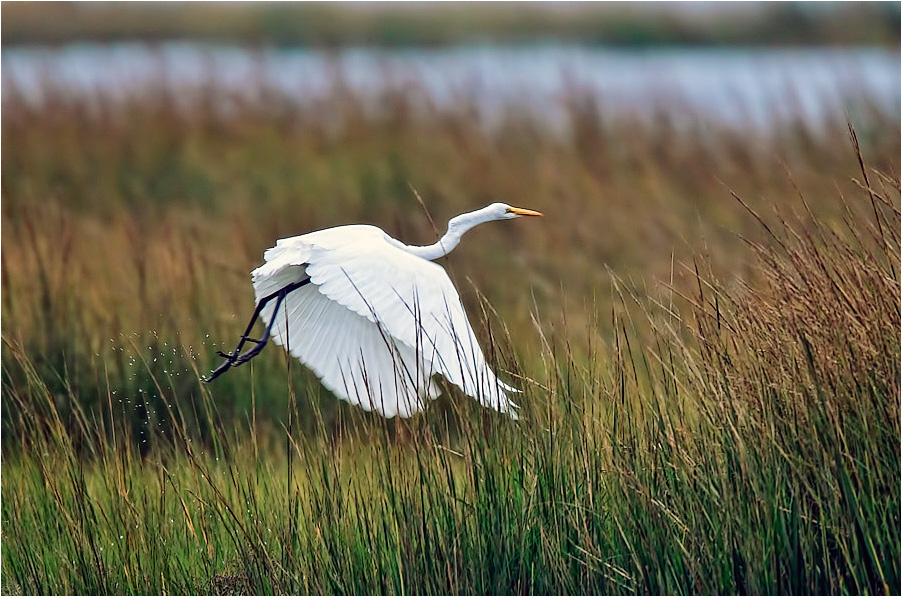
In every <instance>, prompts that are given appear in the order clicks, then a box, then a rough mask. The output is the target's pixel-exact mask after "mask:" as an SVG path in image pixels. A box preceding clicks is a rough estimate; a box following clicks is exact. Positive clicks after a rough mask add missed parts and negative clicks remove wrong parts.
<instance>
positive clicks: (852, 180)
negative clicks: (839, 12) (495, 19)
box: [0, 7, 901, 595]
mask: <svg viewBox="0 0 903 598" xmlns="http://www.w3.org/2000/svg"><path fill="white" fill-rule="evenodd" d="M4 8H5V7H4ZM104 48H105V47H104V46H80V47H75V48H74V49H73V48H68V49H67V48H60V49H56V50H45V51H38V50H37V49H35V48H31V49H12V50H9V49H5V50H4V54H3V67H4V69H3V71H4V73H3V76H4V81H3V89H2V117H3V118H2V131H0V134H2V165H0V168H2V252H0V255H2V457H3V467H2V545H3V551H2V570H0V571H2V591H3V593H5V594H19V593H23V594H48V593H50V594H195V593H202V594H237V593H248V594H270V593H278V594H499V593H501V594H533V593H535V594H738V593H741V594H845V593H852V594H890V595H896V594H899V593H900V591H901V584H900V559H901V555H900V546H901V538H900V530H901V525H900V513H901V503H900V473H901V469H900V468H901V466H900V455H901V449H900V359H901V355H900V267H901V264H900V94H899V88H900V86H899V72H900V71H899V52H898V50H876V51H875V52H873V53H868V52H866V53H857V51H855V50H852V51H849V52H846V53H845V51H836V52H835V53H834V54H831V57H832V58H831V59H830V60H829V59H825V60H821V59H820V58H812V57H811V56H810V57H809V58H807V56H809V55H806V54H798V53H792V52H791V53H789V54H788V56H789V58H788V61H789V62H787V63H786V64H791V66H790V67H788V68H789V70H788V71H786V73H788V74H786V76H784V75H782V76H775V75H774V73H775V72H779V73H783V72H784V71H780V68H782V67H780V65H781V64H785V63H783V62H781V61H780V60H778V59H777V58H776V57H775V56H776V54H775V52H778V53H779V52H780V51H779V50H770V51H768V52H766V54H765V55H760V54H755V53H752V54H749V55H747V54H743V53H740V54H735V55H733V57H732V58H730V57H729V58H724V56H725V54H718V53H717V52H713V56H714V55H715V54H717V56H716V57H714V58H713V59H712V60H713V62H710V63H705V64H703V65H702V66H700V64H699V62H698V61H699V60H705V56H703V55H704V54H705V53H704V52H702V53H700V52H698V51H697V52H696V53H695V54H694V53H692V52H691V53H690V58H687V56H688V55H685V54H680V53H677V54H675V53H674V52H670V53H668V52H665V53H664V54H660V55H657V54H654V53H647V54H646V55H640V56H638V55H629V53H628V54H627V55H625V54H623V53H621V54H618V53H614V54H606V53H605V52H601V54H599V53H598V52H594V51H583V50H581V51H579V52H578V51H576V50H575V51H568V50H567V49H566V48H565V49H564V50H562V49H561V48H553V49H551V50H547V52H551V55H552V57H553V58H552V59H549V60H546V61H545V62H543V61H542V60H537V61H536V63H535V64H536V65H538V66H537V67H536V68H537V69H539V71H530V70H529V65H530V64H531V63H530V58H529V57H526V58H525V57H523V56H521V57H520V58H517V59H515V58H512V57H511V56H509V57H508V58H509V60H512V61H513V62H510V63H507V66H506V65H505V64H502V65H501V66H498V65H497V66H496V67H494V68H495V70H493V69H489V70H485V71H479V70H478V71H477V74H476V75H473V73H471V72H470V71H468V69H470V68H482V67H479V65H481V64H486V62H485V61H487V60H497V59H499V53H498V52H496V53H495V54H493V50H492V49H491V48H489V49H485V48H484V49H483V50H480V51H476V54H475V55H473V54H466V53H465V54H464V55H457V58H455V57H454V55H452V57H448V56H446V55H441V52H440V54H439V55H438V56H439V58H438V59H442V60H446V62H444V63H442V64H444V65H445V66H444V67H443V69H444V70H441V69H440V70H441V72H443V73H452V75H449V77H450V80H451V81H452V83H451V84H449V85H445V84H444V83H443V82H442V81H437V80H436V79H431V78H430V76H431V75H430V74H431V73H436V72H437V71H436V68H435V62H432V63H431V62H429V61H430V60H434V61H435V60H437V54H435V53H433V54H430V53H425V54H422V55H416V54H415V55H412V54H411V53H410V51H406V52H407V53H406V52H400V53H395V52H389V53H388V54H384V55H382V58H381V59H380V60H378V61H375V62H373V63H368V62H366V60H369V59H370V58H367V57H365V58H363V59H362V58H361V57H360V56H359V55H358V54H354V52H352V53H351V54H348V53H343V52H339V53H338V54H335V53H324V54H322V55H321V54H311V53H301V54H292V53H290V52H284V53H280V51H274V52H272V53H269V54H268V53H266V52H263V53H261V52H258V51H248V52H245V51H244V50H237V49H235V50H228V49H223V48H222V47H220V48H219V49H215V50H210V49H209V48H207V49H204V48H201V49H200V50H199V49H197V48H194V47H189V46H185V45H166V44H164V45H163V46H160V47H156V49H155V50H147V49H144V48H143V47H141V46H138V45H124V46H115V48H118V49H117V50H115V51H113V50H109V49H104ZM520 51H522V52H527V51H530V50H520ZM92 52H93V53H94V54H93V55H92V54H91V53H92ZM117 52H118V54H117ZM359 52H360V51H359ZM374 52H376V51H375V50H374ZM380 52H382V51H380ZM452 52H453V51H452ZM480 52H483V53H480ZM556 52H557V54H556ZM769 52H770V53H769ZM86 53H87V54H86ZM512 53H513V54H516V52H513V51H512ZM86 55H87V56H88V57H87V58H86ZM98 55H102V58H100V59H98V58H97V56H98ZM600 55H601V56H602V57H603V58H600ZM91 56H94V58H93V59H92V58H91ZM443 56H444V58H443ZM501 56H502V57H504V52H501ZM544 56H546V58H548V54H547V55H544ZM619 56H620V58H619ZM675 56H676V57H677V58H675ZM693 56H695V58H692V57H693ZM606 57H607V58H606ZM681 57H683V58H681ZM97 60H101V61H102V60H108V61H109V62H107V63H98V62H96V61H97ZM130 60H134V61H135V62H129V61H130ZM361 60H364V62H361ZM456 60H457V62H456ZM518 60H519V62H518ZM568 60H573V61H576V62H573V63H571V64H572V67H573V68H572V69H571V70H570V71H568V69H566V68H565V69H564V70H563V71H561V72H559V71H558V70H556V69H558V68H559V65H560V64H561V63H562V61H563V62H567V61H568ZM599 60H602V62H601V64H602V65H603V66H598V65H599V64H600V63H599ZM605 60H608V61H609V62H607V63H606V62H605ZM619 60H621V62H618V61H619ZM656 60H658V62H656ZM692 60H696V61H697V62H695V63H693V62H692ZM731 60H733V61H734V62H731ZM738 60H739V61H740V63H737V62H736V61H738ZM807 60H809V62H807ZM80 61H81V62H80ZM230 61H232V62H230ZM468 61H469V62H468ZM581 61H582V62H581ZM624 61H626V62H624ZM631 61H632V62H631ZM669 61H670V62H669ZM688 61H689V62H688ZM718 61H722V62H718ZM724 61H726V62H724ZM743 61H746V62H743ZM769 61H771V62H769ZM794 61H796V62H794ZM845 61H846V62H845ZM850 61H852V62H850ZM92 64H93V65H94V70H92V67H91V65H92ZM97 64H102V65H103V64H105V65H107V67H109V68H107V67H102V68H97ZM373 64H377V66H373ZM606 64H607V65H608V67H610V68H616V67H617V68H621V69H622V70H621V71H618V72H622V73H625V77H626V76H627V74H629V73H631V72H632V73H633V77H634V78H633V79H630V81H632V83H630V84H626V83H625V84H624V85H622V86H621V87H617V86H612V85H606V84H605V80H606V75H605V72H606V71H604V68H603V67H604V65H606ZM694 64H695V65H696V66H693V65H694ZM738 64H740V65H741V68H740V72H744V73H748V74H749V77H751V79H749V78H747V80H743V78H742V77H740V78H736V79H733V81H735V83H736V89H735V90H734V91H735V92H736V93H735V94H733V95H732V94H731V93H728V92H727V91H726V90H724V89H720V88H713V89H714V91H712V93H701V92H700V88H698V87H697V86H705V85H714V83H713V81H721V80H722V79H721V78H719V77H708V78H707V77H706V73H710V72H711V71H710V70H709V69H713V68H714V69H718V68H722V69H724V70H725V71H733V72H734V73H735V74H736V72H737V68H736V67H737V65H738ZM794 64H796V65H797V66H793V65H794ZM311 65H313V66H311ZM362 65H363V66H362ZM379 65H383V66H385V68H386V69H387V70H386V72H389V73H393V72H394V73H398V72H401V73H407V74H408V75H411V76H407V77H400V78H398V77H395V78H393V77H390V76H388V75H387V76H386V78H378V77H377V78H374V77H373V76H372V72H373V71H372V68H382V67H380V66H379ZM431 65H432V66H431ZM474 65H476V66H474ZM574 65H576V66H574ZM587 65H596V66H592V67H591V66H587ZM618 65H620V66H618ZM650 65H657V66H656V67H655V68H657V69H658V70H657V71H655V72H656V73H659V74H661V75H663V76H662V77H661V78H659V77H658V75H655V76H651V77H646V78H645V79H644V75H642V73H646V72H648V69H649V68H651V67H650ZM675 65H685V66H686V68H687V69H688V70H686V71H680V73H690V74H688V75H686V77H691V79H690V81H689V82H688V80H687V78H686V77H684V76H681V77H673V80H680V81H682V82H683V84H684V87H683V88H681V89H680V90H678V92H674V90H673V89H672V88H669V87H668V78H667V77H666V76H664V75H667V74H668V73H674V72H675V71H673V70H672V69H673V68H676V66H675ZM719 65H720V66H719ZM775 65H778V66H775ZM830 65H838V66H837V68H836V69H834V70H832V69H831V68H830ZM857 65H858V66H857ZM888 65H889V67H888ZM597 66H598V68H600V69H603V70H601V71H599V72H598V73H596V71H593V70H592V69H593V68H596V67H597ZM231 67H235V68H231ZM371 67H372V68H371ZM681 68H683V66H682V67H681ZM694 68H695V69H696V70H695V71H694V70H693V69H694ZM117 69H118V70H117ZM192 69H195V70H192ZM280 69H287V71H280ZM455 69H458V70H455ZM644 69H645V70H644ZM744 69H745V70H744ZM775 69H777V70H775ZM793 69H797V70H793ZM820 69H821V70H820ZM882 69H885V70H882ZM536 72H540V73H541V75H542V76H539V75H536V74H535V73H536ZM198 73H207V74H208V75H209V73H214V74H215V75H216V76H200V77H199V76H197V74H198ZM693 73H695V74H693ZM887 73H893V75H892V76H895V77H896V80H895V81H893V80H892V81H890V83H888V81H887V80H886V77H887V76H891V75H888V74H887ZM239 75H240V76H239ZM111 76H119V77H121V78H120V79H115V80H111V79H110V77H111ZM368 76H369V77H371V79H368V78H367V77H368ZM230 77H231V78H230ZM236 77H238V78H236ZM497 77H502V79H503V80H505V81H514V82H515V83H518V82H519V83H520V84H522V85H524V86H526V87H524V89H532V90H534V92H535V93H534V95H530V94H529V93H527V92H523V91H522V90H521V91H519V92H517V93H511V94H509V95H504V94H501V95H500V94H499V93H496V92H495V91H494V89H495V88H494V87H493V82H497V81H498V80H499V79H497ZM504 77H508V78H509V79H504ZM694 77H695V78H694ZM756 77H760V79H756ZM769 77H770V78H769ZM807 77H808V78H807ZM372 80H378V81H380V82H384V83H385V82H387V83H386V84H380V85H374V84H372ZM760 81H770V82H771V83H772V84H768V85H759V84H758V82H760ZM775 81H778V82H781V81H784V82H786V81H795V82H796V83H797V88H796V92H795V93H788V94H786V95H782V94H783V93H784V92H783V91H782V90H783V89H784V88H783V87H781V86H780V85H778V84H777V83H775ZM825 81H827V82H828V83H825ZM474 82H476V83H474ZM531 83H533V84H535V86H534V87H530V84H531ZM860 83H862V84H860ZM631 85H633V87H631ZM643 85H646V86H647V88H643V87H642V86H643ZM769 85H770V86H769ZM644 89H645V91H644ZM305 90H307V91H308V92H309V93H307V95H305ZM310 90H314V91H310ZM537 90H538V91H537ZM750 90H752V91H750ZM747 92H749V93H747ZM524 94H526V96H525V95H524ZM750 94H752V95H750ZM757 94H758V95H757ZM527 96H529V100H530V101H529V102H523V103H518V99H519V98H523V97H527ZM713 98H715V99H716V100H717V101H715V100H714V99H713ZM707 102H714V103H707ZM495 201H503V202H506V203H510V204H512V205H516V206H523V207H526V208H531V209H535V210H540V211H542V212H544V213H545V217H544V218H543V219H535V220H534V219H530V220H529V221H528V220H526V219H524V220H519V221H515V222H506V223H494V224H487V225H485V226H481V227H479V228H478V229H476V230H474V231H472V232H470V233H468V235H467V237H466V238H465V239H464V242H463V243H462V244H461V246H460V247H459V248H458V249H457V250H456V251H455V252H454V253H453V254H452V255H451V256H449V257H448V258H444V259H443V260H441V262H440V263H441V264H442V265H443V266H444V267H445V268H446V269H447V270H448V271H449V274H450V276H451V277H452V279H453V280H454V282H455V284H456V286H457V288H458V290H459V292H460V294H461V297H462V300H463V302H464V305H465V308H466V310H467V312H468V314H469V317H470V319H471V322H472V324H473V326H474V328H475V330H476V332H477V335H478V337H479V338H480V341H481V344H482V346H483V348H484V350H485V353H486V355H487V357H488V359H489V361H490V362H491V363H492V365H493V367H494V368H495V370H496V371H497V372H498V373H499V376H500V377H501V378H502V379H503V380H504V381H505V382H507V383H509V384H512V385H514V386H516V387H518V388H521V389H522V390H523V393H522V395H519V396H518V399H517V401H518V402H519V404H520V405H521V417H520V419H519V420H518V421H512V420H509V419H508V418H506V417H504V416H502V415H499V414H498V413H495V412H491V411H488V410H484V409H481V408H479V407H478V406H477V405H476V404H475V402H474V401H472V400H470V399H468V398H467V397H465V396H463V395H462V394H461V393H460V392H458V391H457V389H455V388H453V387H451V386H449V385H445V386H444V387H443V388H444V391H443V394H442V396H441V397H440V398H439V399H437V400H436V401H435V402H434V403H433V404H431V405H430V406H429V408H428V409H427V410H426V412H425V413H423V414H419V415H416V416H415V417H412V418H410V419H408V420H398V419H394V420H389V421H386V420H383V419H382V418H380V417H378V416H374V415H372V414H370V413H365V412H363V411H362V410H360V409H357V408H354V407H351V406H349V405H347V404H344V403H341V402H339V401H337V400H336V399H335V398H334V397H332V396H331V395H330V394H329V393H328V392H327V391H326V390H325V389H323V388H322V387H321V386H320V385H319V383H318V381H317V379H316V378H315V377H314V376H313V375H312V374H311V373H310V372H309V371H307V370H306V369H305V368H304V367H303V366H302V365H301V364H300V363H298V362H297V361H292V360H287V359H286V355H285V352H284V351H283V350H282V349H281V348H280V347H277V346H269V347H267V348H266V349H265V350H264V352H263V353H262V354H261V355H260V356H259V357H257V358H255V359H254V360H253V361H252V362H251V363H250V364H248V365H246V366H243V367H241V368H237V369H234V370H232V371H230V372H228V373H227V374H226V375H224V376H223V377H221V378H220V379H218V380H217V381H215V382H214V383H213V384H210V385H204V384H202V383H200V382H199V377H201V376H202V375H204V374H206V373H207V372H208V371H209V370H210V369H211V368H212V367H215V366H216V365H217V364H218V362H219V358H218V357H217V356H216V351H217V350H218V349H223V350H228V349H231V346H232V345H233V344H234V342H235V340H236V339H237V337H238V335H239V334H240V333H241V332H242V331H243V330H244V326H245V324H246V322H247V318H248V316H249V315H250V313H251V311H252V310H253V307H254V296H253V289H252V287H251V284H250V278H249V272H250V271H251V270H252V269H254V268H256V267H257V266H258V265H260V263H261V261H262V256H263V252H264V250H265V249H267V248H268V247H271V246H272V245H273V244H274V241H275V239H278V238H283V237H287V236H292V235H296V234H301V233H304V232H308V231H312V230H316V229H320V228H325V227H329V226H335V225H340V224H348V223H369V224H375V225H378V226H381V227H382V228H384V230H386V232H387V233H389V234H390V235H392V236H394V237H396V238H398V239H401V240H402V241H404V242H407V243H412V244H428V243H432V242H433V241H434V240H435V236H436V230H439V232H440V233H441V232H442V229H443V228H444V223H445V222H446V221H447V219H448V218H450V217H452V216H454V215H456V214H458V213H461V212H465V211H469V210H472V209H476V208H479V207H482V206H483V205H486V204H488V203H491V202H495ZM433 223H435V224H433Z"/></svg>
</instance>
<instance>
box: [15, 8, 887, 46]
mask: <svg viewBox="0 0 903 598" xmlns="http://www.w3.org/2000/svg"><path fill="white" fill-rule="evenodd" d="M0 30H2V43H3V45H6V46H9V45H17V44H60V43H71V42H78V41H82V42H85V41H91V42H114V41H127V40H132V41H134V40H142V41H165V40H169V41H172V40H194V41H201V40H203V41H210V42H219V43H266V44H279V45H287V46H348V45H367V46H369V45H373V46H435V45H448V44H472V43H499V44H512V43H535V42H560V43H578V44H594V45H606V46H625V47H642V46H651V45H658V46H660V45H691V46H719V45H742V46H750V45H751V46H803V45H841V46H844V45H861V44H869V45H884V46H898V45H899V42H900V5H899V3H897V2H767V3H758V2H723V3H722V2H497V3H492V2H481V3H478V4H477V3H471V2H460V3H455V2H440V3H430V2H372V3H371V2H367V3H350V2H344V3H343V2H167V3H163V4H162V5H161V4H158V3H152V2H8V3H4V5H3V20H2V28H0Z"/></svg>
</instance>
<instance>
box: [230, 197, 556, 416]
mask: <svg viewBox="0 0 903 598" xmlns="http://www.w3.org/2000/svg"><path fill="white" fill-rule="evenodd" d="M521 215H532V216H538V215H540V214H539V213H538V212H533V211H531V210H523V209H521V208H512V207H510V206H507V205H505V204H492V205H490V206H487V207H486V208H483V209H482V210H477V211H476V212H470V213H468V214H464V215H462V216H458V217H457V218H454V219H452V220H451V221H450V222H449V230H448V232H447V233H446V235H445V236H443V237H442V239H440V241H439V242H437V243H436V244H434V245H431V246H428V247H409V246H407V245H404V244H402V243H400V242H399V241H396V240H395V239H393V238H391V237H389V236H388V235H387V234H386V233H385V232H383V231H382V230H380V229H379V228H376V227H374V226H366V225H350V226H339V227H336V228H330V229H326V230H321V231H316V232H312V233H308V234H305V235H300V236H297V237H291V238H288V239H280V240H279V241H277V243H276V246H275V247H273V248H271V249H269V250H267V251H266V253H265V254H264V259H265V263H264V264H263V265H262V266H260V267H259V268H257V269H256V270H254V271H253V272H252V280H253V284H254V291H255V294H256V296H257V301H258V302H261V301H263V300H265V299H266V298H267V297H271V296H272V295H274V294H276V293H279V291H280V290H281V289H284V288H285V287H287V286H288V285H292V284H293V283H299V282H301V281H304V280H305V279H306V278H308V277H309V279H310V282H309V283H308V284H306V285H304V286H301V287H300V288H295V289H294V290H291V292H288V293H286V294H285V295H284V298H283V300H282V302H281V303H279V302H275V301H270V302H269V303H267V304H265V305H264V306H263V308H262V310H261V311H260V316H261V317H262V318H263V320H264V322H266V323H267V325H270V323H271V321H272V320H273V318H275V322H273V324H272V326H271V327H270V335H271V337H272V338H273V340H274V341H275V342H276V343H278V344H280V345H282V346H283V347H285V348H286V349H287V350H288V351H290V352H291V354H292V355H293V356H295V357H297V358H298V359H300V360H301V361H302V362H303V363H304V364H305V365H307V366H308V367H309V368H310V369H311V370H313V372H314V373H315V374H316V375H317V376H318V377H319V378H320V379H321V381H322V382H323V384H324V386H326V388H328V389H329V390H330V391H332V392H333V393H335V394H336V396H338V397H340V398H342V399H344V400H346V401H349V402H351V403H353V404H356V405H360V406H361V407H363V408H364V409H367V410H368V411H369V410H375V411H377V412H378V413H380V414H382V415H383V416H385V417H393V416H396V415H400V416H402V417H409V416H411V415H412V414H414V413H416V412H417V411H419V410H421V409H423V408H424V407H425V406H426V403H427V401H428V400H430V399H433V398H435V397H436V396H438V394H439V389H438V387H437V386H436V383H435V380H434V376H435V375H436V374H441V375H442V376H444V377H445V378H446V379H447V380H448V381H449V382H451V383H452V384H454V385H456V386H457V387H458V388H460V389H461V390H462V391H463V392H464V393H466V394H467V395H469V396H471V397H473V398H475V399H477V400H478V401H479V402H480V403H481V404H482V405H484V406H486V407H491V408H493V409H497V410H498V411H500V412H502V413H506V414H508V415H510V416H511V417H513V418H516V417H517V414H516V411H515V409H516V405H515V404H514V403H513V402H512V401H511V400H510V399H509V398H508V393H512V392H518V391H517V390H516V389H514V388H512V387H511V386H508V385H507V384H505V383H503V382H502V381H500V380H499V379H498V378H496V376H495V374H494V373H493V372H492V370H491V369H490V368H489V366H488V364H487V363H486V360H485V358H484V356H483V352H482V350H481V349H480V346H479V343H478V341H477V338H476V336H475V334H474V332H473V329H472V328H471V326H470V324H469V322H468V320H467V315H466V313H465V312H464V307H463V305H462V304H461V300H460V298H459V297H458V293H457V291H456V290H455V287H454V285H453V284H452V281H451V279H449V277H448V275H447V274H446V272H445V270H444V269H443V268H442V267H441V266H439V265H438V264H435V263H432V262H431V261H429V260H431V259H436V258H437V257H440V256H441V255H445V254H446V253H448V251H450V250H451V249H452V248H454V247H455V246H456V245H457V243H458V241H459V240H460V237H461V235H462V234H463V233H464V232H466V231H467V230H469V229H470V228H472V227H473V226H476V225H477V224H479V223H481V222H487V221H489V220H501V219H508V218H515V217H517V216H521ZM277 303H278V305H277ZM274 310H275V311H276V313H275V314H274ZM255 354H256V353H255ZM235 355H237V350H236V353H235ZM227 357H228V356H227ZM233 359H234V358H233ZM239 363H240V362H239Z"/></svg>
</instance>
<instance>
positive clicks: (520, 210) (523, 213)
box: [508, 208, 542, 216]
mask: <svg viewBox="0 0 903 598" xmlns="http://www.w3.org/2000/svg"><path fill="white" fill-rule="evenodd" d="M508 211H509V212H511V213H512V214H517V215H518V216H542V212H536V211H534V210H525V209H524V208H508Z"/></svg>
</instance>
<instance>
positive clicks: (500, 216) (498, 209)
mask: <svg viewBox="0 0 903 598" xmlns="http://www.w3.org/2000/svg"><path fill="white" fill-rule="evenodd" d="M484 210H486V211H487V212H489V214H491V216H492V217H493V220H510V219H511V218H519V217H521V216H542V213H541V212H536V211H534V210H527V209H524V208H515V207H513V206H509V205H508V204H506V203H494V204H490V205H488V206H486V207H485V208H484Z"/></svg>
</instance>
